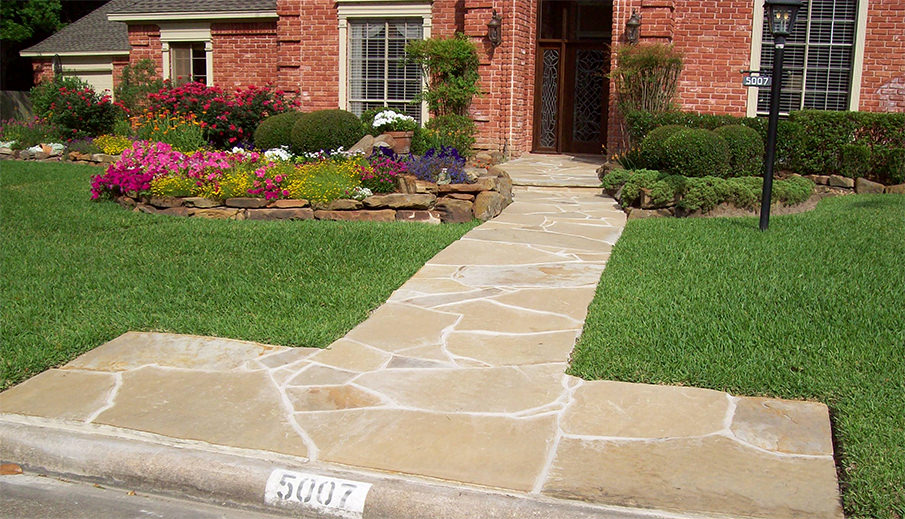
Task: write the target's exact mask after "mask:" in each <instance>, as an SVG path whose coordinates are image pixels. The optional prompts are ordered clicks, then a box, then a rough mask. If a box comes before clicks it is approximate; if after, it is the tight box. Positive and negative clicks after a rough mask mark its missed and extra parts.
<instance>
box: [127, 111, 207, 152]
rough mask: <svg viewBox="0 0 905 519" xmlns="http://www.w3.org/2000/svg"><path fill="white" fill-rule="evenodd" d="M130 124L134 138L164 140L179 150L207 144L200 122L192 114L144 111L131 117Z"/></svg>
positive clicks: (191, 149) (198, 147)
mask: <svg viewBox="0 0 905 519" xmlns="http://www.w3.org/2000/svg"><path fill="white" fill-rule="evenodd" d="M132 125H133V131H134V132H135V138H136V139H138V140H142V141H152V142H154V141H157V142H165V143H167V144H169V145H170V146H172V147H173V148H175V149H177V150H179V151H195V150H198V149H201V148H203V147H205V145H206V144H207V141H205V140H204V132H203V131H202V129H201V123H199V122H198V120H197V119H196V118H195V116H194V115H193V114H185V115H183V114H173V113H170V112H169V111H167V110H161V111H158V112H154V111H146V112H144V113H142V114H141V115H137V116H135V117H133V118H132Z"/></svg>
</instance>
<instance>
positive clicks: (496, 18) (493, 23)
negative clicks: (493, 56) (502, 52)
mask: <svg viewBox="0 0 905 519" xmlns="http://www.w3.org/2000/svg"><path fill="white" fill-rule="evenodd" d="M502 26H503V17H502V16H500V15H499V13H497V12H496V9H494V10H493V15H492V16H491V17H490V21H489V22H487V39H488V40H490V44H491V45H492V46H493V48H497V47H499V46H500V44H501V43H503V30H502Z"/></svg>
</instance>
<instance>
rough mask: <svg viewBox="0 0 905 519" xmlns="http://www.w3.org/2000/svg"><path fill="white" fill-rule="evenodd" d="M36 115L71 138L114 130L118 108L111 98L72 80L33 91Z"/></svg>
mask: <svg viewBox="0 0 905 519" xmlns="http://www.w3.org/2000/svg"><path fill="white" fill-rule="evenodd" d="M31 94H32V100H33V105H34V110H35V114H36V115H38V116H39V117H42V118H44V119H46V120H47V121H48V122H50V123H52V124H55V125H57V126H59V127H61V128H62V129H63V131H64V132H65V133H66V135H68V136H69V137H84V136H94V135H100V134H103V133H108V132H110V131H111V130H112V129H113V123H114V121H115V120H116V114H117V108H116V107H115V106H113V104H112V103H111V102H110V96H109V95H107V94H104V95H101V94H98V93H97V92H95V91H94V89H92V88H91V87H90V86H88V84H87V83H83V82H78V81H76V82H73V81H72V80H71V79H67V80H54V81H49V82H45V83H42V84H40V85H38V86H36V87H34V88H33V89H32V91H31Z"/></svg>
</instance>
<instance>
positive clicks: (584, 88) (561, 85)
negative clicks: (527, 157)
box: [534, 0, 612, 153]
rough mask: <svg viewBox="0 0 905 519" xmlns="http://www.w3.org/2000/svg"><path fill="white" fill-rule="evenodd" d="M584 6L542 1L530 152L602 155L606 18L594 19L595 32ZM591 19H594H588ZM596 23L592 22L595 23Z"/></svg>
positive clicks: (607, 49) (606, 83) (606, 87)
mask: <svg viewBox="0 0 905 519" xmlns="http://www.w3.org/2000/svg"><path fill="white" fill-rule="evenodd" d="M585 7H586V5H585V4H580V3H578V2H571V1H562V0H558V1H550V2H542V4H541V13H540V20H539V23H538V26H539V30H538V31H539V34H538V45H537V57H536V63H537V69H536V71H535V73H536V75H535V77H536V82H535V97H534V99H535V102H534V150H535V151H539V152H552V153H558V152H565V153H601V152H602V151H603V148H602V147H603V145H604V144H605V143H606V120H607V107H608V104H609V103H608V99H609V80H608V79H607V77H606V75H607V73H608V71H609V64H610V46H609V38H608V34H609V26H608V25H605V24H606V23H607V22H608V21H609V20H611V19H612V18H611V9H612V6H611V5H610V11H609V14H610V17H609V19H608V20H596V22H599V23H600V24H604V25H605V27H606V30H600V31H599V32H595V31H594V30H592V29H588V28H587V27H586V26H587V24H588V20H584V21H582V17H583V16H587V15H589V14H588V13H591V14H595V13H596V14H597V15H599V14H600V13H601V11H600V8H599V5H598V6H595V9H596V10H592V11H587V10H586V9H584V10H583V8H585ZM591 21H595V20H591ZM595 27H596V26H595Z"/></svg>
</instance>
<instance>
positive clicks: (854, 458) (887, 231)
mask: <svg viewBox="0 0 905 519" xmlns="http://www.w3.org/2000/svg"><path fill="white" fill-rule="evenodd" d="M570 373H571V374H573V375H576V376H580V377H583V378H586V379H610V380H622V381H630V382H644V383H654V384H677V385H689V386H696V387H706V388H712V389H717V390H724V391H729V392H731V393H734V394H737V395H749V396H754V395H766V396H774V397H781V398H792V399H809V400H819V401H822V402H824V403H826V404H827V405H829V407H830V409H831V411H832V413H833V415H832V418H833V428H834V434H835V436H836V439H837V442H838V443H837V453H836V454H837V463H838V464H839V466H840V473H841V474H840V475H841V483H842V485H843V501H844V507H845V511H846V514H847V516H848V517H850V518H868V517H870V518H880V519H900V518H902V517H905V196H900V195H855V196H846V197H839V198H832V199H827V200H824V201H823V202H821V203H820V205H819V206H818V207H817V209H815V210H814V211H812V212H809V213H804V214H799V215H792V216H781V217H775V218H773V221H772V222H771V225H770V229H769V230H768V231H767V232H764V233H762V232H760V231H758V229H757V222H756V220H754V219H752V218H734V219H727V218H717V219H652V220H634V221H631V222H630V223H629V225H628V226H627V227H626V229H625V231H624V233H623V235H622V237H621V239H620V241H619V242H618V243H617V244H616V246H615V248H614V251H613V255H612V257H611V259H610V262H609V263H608V265H607V268H606V270H605V271H604V273H603V276H602V278H601V283H600V285H599V286H598V288H597V296H596V297H595V299H594V301H593V303H592V304H591V306H590V309H589V315H588V319H587V321H586V323H585V328H584V332H583V334H582V336H581V338H580V340H579V343H578V345H577V346H576V349H575V351H574V353H573V363H572V366H571V368H570Z"/></svg>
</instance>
